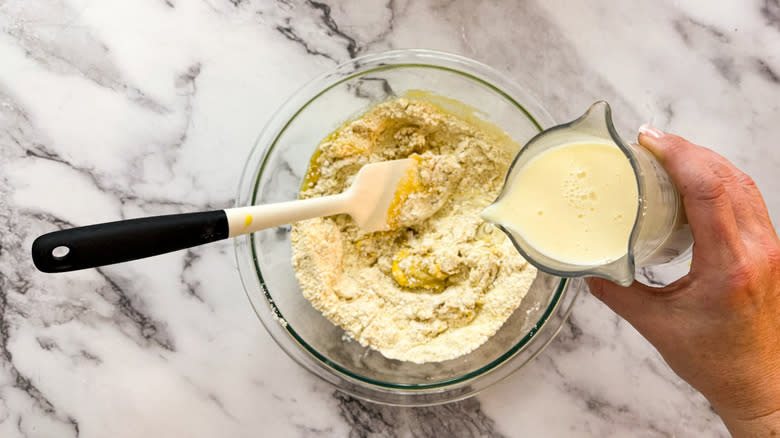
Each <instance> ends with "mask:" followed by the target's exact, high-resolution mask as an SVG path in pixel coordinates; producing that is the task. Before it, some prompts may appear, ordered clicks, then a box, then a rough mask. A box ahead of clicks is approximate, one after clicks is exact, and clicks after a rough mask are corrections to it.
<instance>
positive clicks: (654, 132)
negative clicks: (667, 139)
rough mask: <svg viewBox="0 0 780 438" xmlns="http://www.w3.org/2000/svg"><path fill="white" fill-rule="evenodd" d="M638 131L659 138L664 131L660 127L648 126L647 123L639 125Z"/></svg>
mask: <svg viewBox="0 0 780 438" xmlns="http://www.w3.org/2000/svg"><path fill="white" fill-rule="evenodd" d="M639 133H640V134H644V135H648V136H650V137H653V138H661V137H663V135H664V133H663V132H661V130H660V129H658V128H656V127H653V126H650V125H649V124H647V123H645V124H644V125H642V126H640V127H639Z"/></svg>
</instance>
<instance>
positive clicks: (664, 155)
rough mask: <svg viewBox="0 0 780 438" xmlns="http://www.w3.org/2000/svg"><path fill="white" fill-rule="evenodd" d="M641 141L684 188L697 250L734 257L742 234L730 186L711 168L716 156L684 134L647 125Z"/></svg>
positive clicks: (720, 258)
mask: <svg viewBox="0 0 780 438" xmlns="http://www.w3.org/2000/svg"><path fill="white" fill-rule="evenodd" d="M639 143H640V144H641V145H642V146H644V147H646V148H647V149H649V150H650V151H651V152H652V153H653V155H655V156H656V157H657V158H658V160H659V161H660V162H661V164H662V165H663V166H664V168H665V169H666V171H667V173H668V174H669V176H670V177H671V179H672V181H673V182H674V184H675V186H676V187H677V189H678V191H679V192H680V195H681V196H682V200H683V205H684V206H685V213H686V215H687V217H688V222H689V223H690V225H691V232H692V233H693V237H694V240H695V244H694V251H695V252H697V253H700V254H702V255H703V256H704V257H705V258H708V259H711V258H717V259H718V262H721V261H728V260H729V259H731V255H730V252H731V251H729V250H730V249H733V250H735V251H736V250H738V248H740V246H741V238H740V233H739V229H738V227H737V221H736V218H735V216H734V211H733V209H732V202H731V199H730V197H729V194H728V192H727V190H726V186H725V185H724V183H723V181H722V180H721V178H720V177H719V176H717V175H715V174H713V172H712V171H711V170H710V169H711V166H710V163H711V162H712V157H711V156H710V155H708V154H707V153H706V151H705V150H704V149H703V148H701V147H699V146H696V145H694V144H692V143H690V142H688V141H686V140H685V139H683V138H681V137H678V136H676V135H670V134H664V133H662V132H661V131H659V130H657V129H655V128H649V127H646V126H643V127H642V128H640V135H639ZM699 250H700V251H699ZM695 261H696V257H694V262H695Z"/></svg>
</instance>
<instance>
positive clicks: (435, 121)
mask: <svg viewBox="0 0 780 438" xmlns="http://www.w3.org/2000/svg"><path fill="white" fill-rule="evenodd" d="M519 148H520V146H519V145H517V143H515V142H513V141H512V140H511V139H510V138H509V136H508V135H506V133H504V132H503V131H501V130H500V129H498V128H497V127H495V126H493V125H489V124H488V123H486V122H484V121H481V120H478V119H476V118H475V117H473V116H472V117H459V116H456V115H454V114H452V113H449V112H446V111H444V110H443V109H442V108H441V107H440V106H439V105H436V104H434V103H432V102H429V101H426V100H421V99H414V98H398V99H394V100H391V101H388V102H385V103H382V104H380V105H378V106H376V107H375V108H373V109H372V110H370V111H368V112H367V113H366V114H365V115H363V116H362V117H360V118H358V119H356V120H354V121H352V122H348V123H346V124H345V125H343V126H342V127H341V128H339V129H338V130H337V131H336V132H334V133H333V134H331V135H330V136H328V137H327V138H326V139H325V140H323V141H322V143H320V145H319V147H318V148H317V151H316V152H315V154H314V156H313V157H312V160H311V164H310V166H309V170H308V173H307V175H306V178H305V180H304V184H303V187H302V190H301V198H311V197H318V196H324V195H331V194H336V193H341V192H342V191H344V190H345V189H346V188H347V187H349V185H350V184H351V183H352V180H353V178H354V176H355V174H356V173H357V171H358V170H359V169H360V167H362V166H364V165H365V164H368V163H372V162H377V161H385V160H394V159H399V158H406V157H412V158H414V159H415V166H414V168H413V171H412V172H411V173H410V176H409V177H407V178H404V179H403V180H402V182H401V183H400V185H399V188H398V192H397V193H396V199H395V201H394V202H393V205H392V206H391V208H390V212H389V216H388V217H389V220H388V223H389V224H390V225H391V230H390V231H381V232H376V233H364V232H362V231H361V230H360V229H359V228H358V227H357V225H355V223H354V221H353V220H352V219H351V218H350V217H349V216H347V215H339V216H333V217H328V218H317V219H311V220H307V221H302V222H299V223H296V224H295V225H293V229H292V236H291V239H292V245H293V259H292V261H293V265H294V267H295V271H296V276H297V278H298V282H299V283H300V285H301V289H302V290H303V294H304V296H305V297H306V299H308V300H309V301H310V302H311V303H312V305H313V306H314V307H315V308H316V309H317V310H319V311H320V312H322V314H323V315H324V316H325V317H326V318H327V319H329V320H330V321H332V322H333V323H335V324H337V325H339V326H340V327H342V328H343V329H344V330H345V331H346V332H347V333H348V334H349V335H350V336H351V337H352V338H354V339H356V340H357V341H359V342H360V343H361V344H362V345H368V346H370V347H372V348H374V349H376V350H378V351H380V352H381V353H382V354H383V355H384V356H386V357H388V358H391V359H399V360H406V361H411V362H417V363H423V362H432V361H443V360H447V359H453V358H456V357H458V356H461V355H463V354H466V353H469V352H471V351H472V350H474V349H475V348H477V347H478V346H480V345H481V344H482V343H484V342H485V341H486V340H487V339H488V338H489V337H490V336H492V335H493V334H495V333H496V331H497V330H498V329H499V328H500V327H501V325H502V324H503V323H504V321H506V319H507V318H508V317H509V316H510V315H511V314H512V312H513V311H514V310H515V309H516V308H517V306H518V305H519V304H520V301H521V300H522V299H523V297H524V296H525V294H526V292H527V291H528V288H529V287H530V285H531V283H532V282H533V280H534V278H535V277H536V269H535V268H534V267H533V266H531V265H530V264H528V263H527V262H526V261H525V260H524V259H523V258H522V257H521V256H520V255H519V253H518V252H517V251H516V250H515V249H514V247H513V246H512V244H511V242H510V241H509V239H507V238H506V237H505V236H504V234H503V233H501V232H500V231H499V230H497V229H496V228H494V227H493V226H492V225H489V224H487V223H484V222H483V221H482V220H481V219H480V218H479V213H480V211H481V210H482V209H483V208H485V207H486V206H487V205H488V204H490V203H491V202H492V201H493V200H494V199H495V198H496V196H497V195H498V193H499V191H500V189H501V185H502V184H503V179H504V176H505V174H506V171H507V169H508V167H509V164H510V163H511V160H512V158H513V157H514V155H515V154H516V153H517V152H518V150H519Z"/></svg>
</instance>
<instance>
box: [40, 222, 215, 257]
mask: <svg viewBox="0 0 780 438" xmlns="http://www.w3.org/2000/svg"><path fill="white" fill-rule="evenodd" d="M228 232H229V230H228V220H227V216H226V215H225V210H216V211H207V212H201V213H186V214H172V215H166V216H153V217H145V218H139V219H130V220H124V221H118V222H108V223H104V224H97V225H89V226H86V227H78V228H71V229H67V230H62V231H55V232H53V233H49V234H44V235H43V236H40V237H38V238H37V239H35V242H33V245H32V258H33V263H35V266H36V267H37V268H38V269H39V270H40V271H43V272H67V271H75V270H78V269H85V268H94V267H97V266H104V265H111V264H114V263H120V262H126V261H129V260H137V259H142V258H145V257H151V256H155V255H158V254H164V253H166V252H171V251H176V250H180V249H184V248H191V247H193V246H198V245H202V244H204V243H209V242H214V241H217V240H222V239H226V238H227V237H228Z"/></svg>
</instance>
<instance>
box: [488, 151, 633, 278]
mask: <svg viewBox="0 0 780 438" xmlns="http://www.w3.org/2000/svg"><path fill="white" fill-rule="evenodd" d="M638 202H639V197H638V190H637V182H636V177H635V176H634V169H633V168H632V167H631V163H630V162H629V161H628V158H627V157H626V155H625V154H624V153H623V151H621V150H620V149H619V148H618V147H617V145H615V144H609V143H600V142H584V143H573V144H564V145H561V146H557V147H554V148H551V149H548V150H546V151H544V152H542V153H541V154H539V155H538V156H536V157H534V158H533V159H531V160H530V161H529V162H527V163H526V164H525V165H524V166H522V167H521V168H520V169H518V170H517V174H516V176H515V177H514V179H513V181H512V184H511V186H508V187H506V188H505V193H504V194H503V195H502V197H501V200H500V202H497V203H496V204H494V205H492V206H491V207H489V208H487V209H486V210H485V211H484V212H483V214H482V217H483V218H485V219H486V220H489V221H490V222H494V223H498V224H501V225H502V226H503V227H505V228H507V229H509V230H510V231H512V232H513V233H517V234H519V235H520V236H522V238H523V239H524V240H525V241H526V242H527V243H528V244H529V245H531V246H533V247H534V248H535V249H536V250H537V251H539V252H540V253H542V254H544V255H546V256H547V257H550V258H552V259H555V260H559V261H561V262H564V263H568V264H573V265H580V266H595V265H603V264H606V263H609V262H612V261H614V260H617V259H619V258H621V257H624V256H625V255H626V253H627V252H628V248H629V240H630V237H631V230H632V229H633V227H634V222H635V220H636V215H637V207H638Z"/></svg>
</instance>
